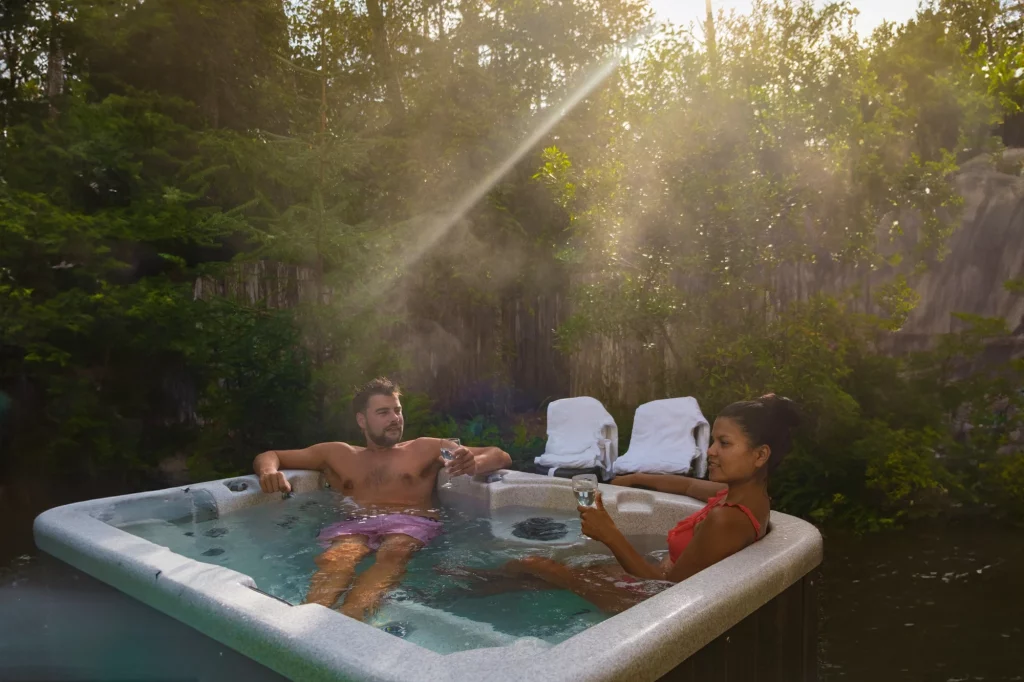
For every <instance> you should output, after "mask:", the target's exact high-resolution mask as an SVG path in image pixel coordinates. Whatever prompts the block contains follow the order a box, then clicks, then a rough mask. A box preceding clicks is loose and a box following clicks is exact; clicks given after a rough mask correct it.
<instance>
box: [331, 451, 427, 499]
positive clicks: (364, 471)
mask: <svg viewBox="0 0 1024 682" xmlns="http://www.w3.org/2000/svg"><path fill="white" fill-rule="evenodd" d="M437 469H438V466H437V464H436V463H435V461H434V459H433V458H432V457H423V456H415V455H410V456H405V455H403V456H400V457H398V456H396V457H382V456H373V457H372V458H365V459H362V461H356V462H353V463H352V464H351V465H350V466H345V467H340V468H338V469H336V470H335V471H334V472H333V473H334V476H332V477H331V478H334V479H336V480H334V481H332V486H335V487H340V488H341V490H342V492H347V491H354V490H363V491H373V490H385V489H387V490H391V489H416V488H420V487H426V488H429V487H431V486H433V484H434V477H435V475H436V473H437Z"/></svg>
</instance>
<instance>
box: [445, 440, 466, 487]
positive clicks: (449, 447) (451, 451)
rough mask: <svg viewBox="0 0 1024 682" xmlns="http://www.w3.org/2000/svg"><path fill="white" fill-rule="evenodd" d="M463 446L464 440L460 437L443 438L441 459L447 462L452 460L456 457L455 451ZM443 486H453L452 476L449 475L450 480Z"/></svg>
mask: <svg viewBox="0 0 1024 682" xmlns="http://www.w3.org/2000/svg"><path fill="white" fill-rule="evenodd" d="M461 446H462V442H461V441H459V439H458V438H442V439H441V459H443V460H444V461H446V462H450V461H452V460H453V459H455V451H456V450H458V449H459V448H460V447H461ZM441 487H442V488H451V487H452V477H451V476H449V477H448V481H447V482H446V483H445V484H444V485H442V486H441Z"/></svg>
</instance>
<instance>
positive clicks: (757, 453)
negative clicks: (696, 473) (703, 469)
mask: <svg viewBox="0 0 1024 682" xmlns="http://www.w3.org/2000/svg"><path fill="white" fill-rule="evenodd" d="M769 454H770V451H769V449H768V446H766V445H761V446H758V447H754V446H753V444H752V443H751V442H750V437H749V436H748V435H747V433H746V431H744V430H743V428H742V427H741V426H740V425H739V422H737V421H736V420H735V419H732V418H731V417H719V418H718V419H716V420H715V426H714V428H712V429H711V447H709V448H708V478H709V479H711V480H712V481H714V482H716V483H728V484H731V483H738V482H740V481H745V480H747V479H749V478H753V477H754V476H755V475H756V474H757V472H758V470H759V469H760V468H761V467H762V466H764V464H765V463H766V462H767V461H768V455H769Z"/></svg>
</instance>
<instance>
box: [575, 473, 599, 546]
mask: <svg viewBox="0 0 1024 682" xmlns="http://www.w3.org/2000/svg"><path fill="white" fill-rule="evenodd" d="M572 492H573V494H574V495H576V503H577V504H580V505H582V506H584V507H593V506H594V502H596V501H597V476H595V475H594V474H580V475H579V476H573V477H572ZM580 537H581V538H585V537H586V535H584V534H583V531H582V530H580Z"/></svg>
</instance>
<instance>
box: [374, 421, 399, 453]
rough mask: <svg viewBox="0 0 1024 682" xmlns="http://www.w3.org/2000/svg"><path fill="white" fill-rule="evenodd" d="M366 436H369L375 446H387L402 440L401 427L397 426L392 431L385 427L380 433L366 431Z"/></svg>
mask: <svg viewBox="0 0 1024 682" xmlns="http://www.w3.org/2000/svg"><path fill="white" fill-rule="evenodd" d="M366 437H367V438H369V439H370V440H371V441H372V442H373V444H374V445H376V446H377V447H381V448H388V447H391V446H392V445H395V444H397V443H398V441H400V440H402V427H401V426H398V427H397V428H396V430H394V431H388V430H387V429H385V430H383V431H381V432H380V433H372V432H371V431H367V432H366Z"/></svg>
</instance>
